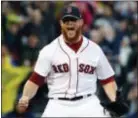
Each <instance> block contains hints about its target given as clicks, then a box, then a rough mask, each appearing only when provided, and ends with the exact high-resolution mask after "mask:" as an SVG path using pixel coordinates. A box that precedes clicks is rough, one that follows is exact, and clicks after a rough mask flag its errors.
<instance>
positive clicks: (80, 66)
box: [52, 51, 98, 74]
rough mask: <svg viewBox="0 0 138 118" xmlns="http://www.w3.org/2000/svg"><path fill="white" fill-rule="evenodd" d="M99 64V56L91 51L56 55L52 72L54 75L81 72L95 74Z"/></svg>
mask: <svg viewBox="0 0 138 118" xmlns="http://www.w3.org/2000/svg"><path fill="white" fill-rule="evenodd" d="M97 64H98V56H96V55H95V54H91V52H90V51H87V52H84V53H80V54H71V55H69V54H67V53H64V52H59V53H56V54H55V55H54V57H53V59H52V71H53V72H54V73H67V72H69V71H70V72H72V73H75V72H80V73H84V74H93V73H94V71H95V69H96V66H97Z"/></svg>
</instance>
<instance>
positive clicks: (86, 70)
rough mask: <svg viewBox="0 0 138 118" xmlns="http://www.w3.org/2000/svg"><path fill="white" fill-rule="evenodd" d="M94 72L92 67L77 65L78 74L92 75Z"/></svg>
mask: <svg viewBox="0 0 138 118" xmlns="http://www.w3.org/2000/svg"><path fill="white" fill-rule="evenodd" d="M94 70H95V67H92V66H90V65H88V64H87V65H85V64H79V72H81V73H82V72H84V73H89V74H93V73H94Z"/></svg>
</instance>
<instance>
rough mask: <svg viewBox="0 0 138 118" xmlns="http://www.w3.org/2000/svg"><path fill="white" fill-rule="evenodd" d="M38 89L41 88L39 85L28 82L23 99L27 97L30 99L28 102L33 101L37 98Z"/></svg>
mask: <svg viewBox="0 0 138 118" xmlns="http://www.w3.org/2000/svg"><path fill="white" fill-rule="evenodd" d="M38 88H39V86H38V85H37V84H35V83H33V82H32V81H30V80H28V81H27V82H26V84H25V86H24V90H23V94H22V97H23V98H25V97H26V98H28V100H30V99H32V98H33V97H34V96H35V94H36V92H37V90H38Z"/></svg>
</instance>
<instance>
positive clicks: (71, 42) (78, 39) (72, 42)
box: [63, 35, 82, 44]
mask: <svg viewBox="0 0 138 118" xmlns="http://www.w3.org/2000/svg"><path fill="white" fill-rule="evenodd" d="M63 37H64V35H63ZM81 37H82V36H81V35H79V36H78V38H77V39H76V40H73V41H68V40H66V38H65V37H64V41H65V42H66V43H68V44H75V43H77V42H79V41H80V40H81Z"/></svg>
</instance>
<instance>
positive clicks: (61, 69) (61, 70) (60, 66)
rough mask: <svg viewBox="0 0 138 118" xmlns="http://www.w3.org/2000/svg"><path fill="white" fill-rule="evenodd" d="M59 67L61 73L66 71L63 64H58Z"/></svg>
mask: <svg viewBox="0 0 138 118" xmlns="http://www.w3.org/2000/svg"><path fill="white" fill-rule="evenodd" d="M57 67H58V70H59V72H60V73H63V72H64V70H63V68H62V67H63V65H57Z"/></svg>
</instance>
